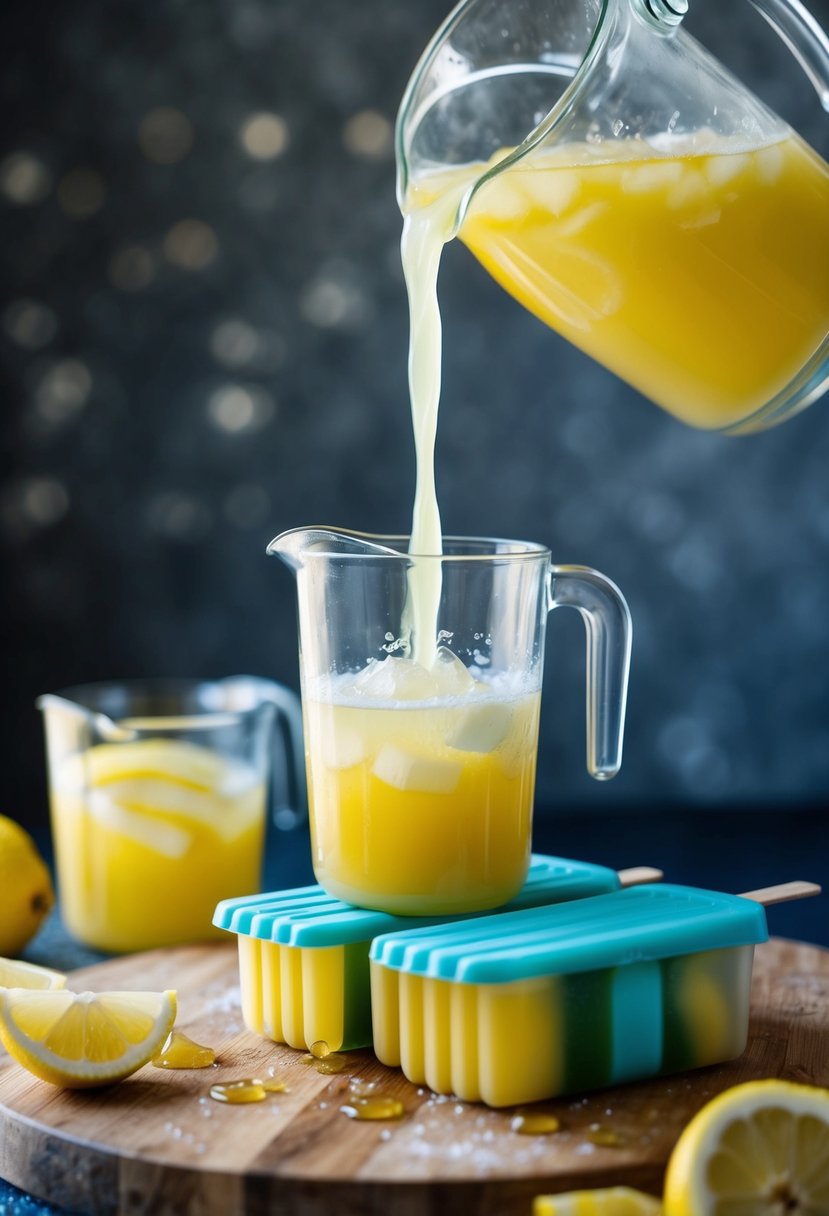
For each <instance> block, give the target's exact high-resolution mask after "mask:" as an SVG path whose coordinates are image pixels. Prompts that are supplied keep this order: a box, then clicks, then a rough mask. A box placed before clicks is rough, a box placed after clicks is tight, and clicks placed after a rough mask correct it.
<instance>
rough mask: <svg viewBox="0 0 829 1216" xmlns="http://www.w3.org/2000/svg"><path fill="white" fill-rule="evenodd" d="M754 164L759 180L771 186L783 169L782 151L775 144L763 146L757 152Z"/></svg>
mask: <svg viewBox="0 0 829 1216" xmlns="http://www.w3.org/2000/svg"><path fill="white" fill-rule="evenodd" d="M756 164H757V172H758V173H759V175H760V181H761V182H763V183H764V185H766V186H772V185H774V183H775V182H776V181H777V179H778V177H779V176H780V173H781V171H782V169H783V152H782V150H781V149H780V148H779V147H778V146H777V145H776V144H773V145H772V146H771V147H770V148H763V149H762V150H761V151H760V152H758V153H757V157H756Z"/></svg>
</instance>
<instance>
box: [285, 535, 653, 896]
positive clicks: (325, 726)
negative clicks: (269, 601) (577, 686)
mask: <svg viewBox="0 0 829 1216" xmlns="http://www.w3.org/2000/svg"><path fill="white" fill-rule="evenodd" d="M443 546H444V548H443V555H442V556H434V557H432V556H425V557H423V556H417V557H415V556H413V555H411V554H409V553H408V551H407V548H408V537H385V536H383V537H366V536H362V535H360V534H357V533H333V532H331V531H329V530H328V529H315V528H307V529H294V530H292V531H290V532H286V533H283V534H282V535H281V536H278V537H276V539H275V540H273V541H272V542H271V544H270V545H269V547H268V552H269V553H275V554H276V555H277V556H279V557H281V558H282V560H283V561H284V562H285V563H286V564H287V565H288V566H289V567H290V568H291V569H292V570H293V571H294V572H295V574H296V579H297V596H298V603H299V635H300V674H301V679H302V708H303V716H304V725H305V747H306V762H307V773H308V796H309V818H310V827H311V844H312V850H313V865H314V872H315V874H316V877H317V880H318V881H319V882H320V883H321V885H322V886H323V887H324V888H325V889H326V890H327V891H328V892H329V893H330V894H331V895H334V896H336V897H337V898H339V899H343V900H345V901H346V902H348V903H352V904H356V905H358V906H361V907H368V908H379V909H381V910H383V911H387V912H393V913H399V914H402V915H408V916H427V915H436V914H442V913H447V914H451V913H461V912H473V911H482V910H485V909H488V908H494V907H497V906H498V905H500V904H503V903H505V902H506V901H507V900H509V899H511V898H512V896H513V895H515V894H516V893H517V891H518V890H519V889H520V887H521V885H522V884H523V882H524V879H525V877H526V874H527V868H528V865H529V859H530V832H531V826H532V805H533V795H534V787H535V768H536V751H537V746H538V723H539V710H540V695H541V677H542V669H543V663H544V638H545V629H546V622H547V614H548V612H549V611H550V609H552V608H557V607H561V606H571V607H575V608H577V609H578V610H579V611H580V613H581V615H582V617H583V618H584V622H585V627H586V631H587V643H588V645H587V764H588V769H589V771H590V773H591V774H592V775H593V776H594V777H596V778H598V779H600V780H601V779H606V778H608V777H612V776H613V775H614V774H615V773H616V772H617V770H618V768H619V765H620V763H621V752H622V728H623V722H624V714H625V702H626V693H627V679H628V666H629V661H630V638H631V627H630V615H629V612H628V609H627V605H626V603H625V601H624V599H623V597H622V595H621V593H620V592H619V591H618V589H617V588H616V587H615V586H614V585H613V583H611V582H610V580H609V579H607V578H605V577H604V576H603V575H601V574H599V573H597V572H596V571H595V570H590V569H588V568H586V567H582V566H553V565H552V564H551V561H550V552H549V550H548V549H546V548H545V547H544V546H543V545H539V544H530V543H528V542H525V541H508V540H488V539H463V538H458V537H447V538H445V540H444V542H443ZM414 568H417V569H418V570H419V572H420V574H421V575H422V576H423V575H425V577H426V579H427V581H429V582H431V581H432V579H433V577H434V576H436V578H437V582H438V585H439V604H438V610H437V617H436V625H437V628H436V630H435V632H434V633H433V634H432V637H433V638H435V639H436V640H437V646H436V647H435V648H434V649H431V650H430V651H429V653H428V657H424V656H423V655H421V654H418V653H417V651H416V650H413V648H412V634H411V633H410V631H409V626H408V623H407V622H408V619H409V618H408V613H407V604H408V602H409V598H410V594H411V591H412V586H411V581H410V580H411V573H412V570H413V569H414Z"/></svg>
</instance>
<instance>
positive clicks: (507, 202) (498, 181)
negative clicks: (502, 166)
mask: <svg viewBox="0 0 829 1216" xmlns="http://www.w3.org/2000/svg"><path fill="white" fill-rule="evenodd" d="M529 210H530V199H529V198H528V197H527V195H526V194H524V192H523V191H522V190H520V189H519V188H518V186H517V184H515V183H514V180H513V179H510V178H509V175H508V173H503V174H501V175H500V176H498V177H495V178H493V179H492V180H491V181H489V182H486V184H485V185H483V186H482V187H481V189H480V190H479V191H478V192H477V193H476V194H475V195H474V196H473V198H472V202H471V204H470V207H469V212H468V214H469V216H470V217H471V218H474V219H479V218H480V219H483V220H485V221H491V220H494V221H495V223H504V224H514V223H516V222H517V221H518V220H521V219H523V218H524V216H525V215H527V214H528V213H529Z"/></svg>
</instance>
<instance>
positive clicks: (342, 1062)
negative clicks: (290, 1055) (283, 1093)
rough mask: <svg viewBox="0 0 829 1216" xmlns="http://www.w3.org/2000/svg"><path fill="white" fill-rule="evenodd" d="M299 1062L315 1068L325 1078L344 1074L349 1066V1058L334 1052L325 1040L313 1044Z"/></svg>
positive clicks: (318, 1040)
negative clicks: (344, 1070)
mask: <svg viewBox="0 0 829 1216" xmlns="http://www.w3.org/2000/svg"><path fill="white" fill-rule="evenodd" d="M299 1062H300V1064H306V1065H308V1066H309V1067H311V1068H314V1069H315V1070H316V1071H317V1072H318V1073H321V1074H322V1075H323V1076H329V1075H332V1074H334V1073H338V1072H342V1071H343V1069H344V1068H345V1067H346V1066H347V1065H348V1060H347V1058H346V1057H345V1056H344V1055H342V1054H341V1053H340V1052H338V1051H332V1050H331V1048H330V1047H329V1046H328V1044H327V1043H326V1042H325V1040H324V1039H317V1041H316V1043H312V1044H311V1046H310V1048H309V1049H308V1051H307V1053H306V1054H305V1055H304V1056H300V1058H299Z"/></svg>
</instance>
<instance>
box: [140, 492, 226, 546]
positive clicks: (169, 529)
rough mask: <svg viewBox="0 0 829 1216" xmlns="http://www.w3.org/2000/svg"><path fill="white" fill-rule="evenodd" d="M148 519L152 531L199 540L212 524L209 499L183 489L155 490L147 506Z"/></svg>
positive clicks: (178, 538)
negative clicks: (204, 499)
mask: <svg viewBox="0 0 829 1216" xmlns="http://www.w3.org/2000/svg"><path fill="white" fill-rule="evenodd" d="M147 523H148V524H149V527H150V529H151V530H152V531H153V532H160V533H161V534H162V535H164V536H168V537H170V538H171V539H172V540H181V541H190V542H192V541H197V540H200V539H201V538H202V537H203V536H205V535H206V534H207V533H208V532H209V531H210V527H211V524H212V516H211V513H210V508H209V507H208V506H207V503H205V502H202V500H201V499H200V498H196V497H195V496H194V495H193V494H187V493H185V492H184V491H182V490H168V491H166V492H165V493H162V494H156V495H155V496H154V497H153V498H152V499H150V502H149V504H148V506H147Z"/></svg>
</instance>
